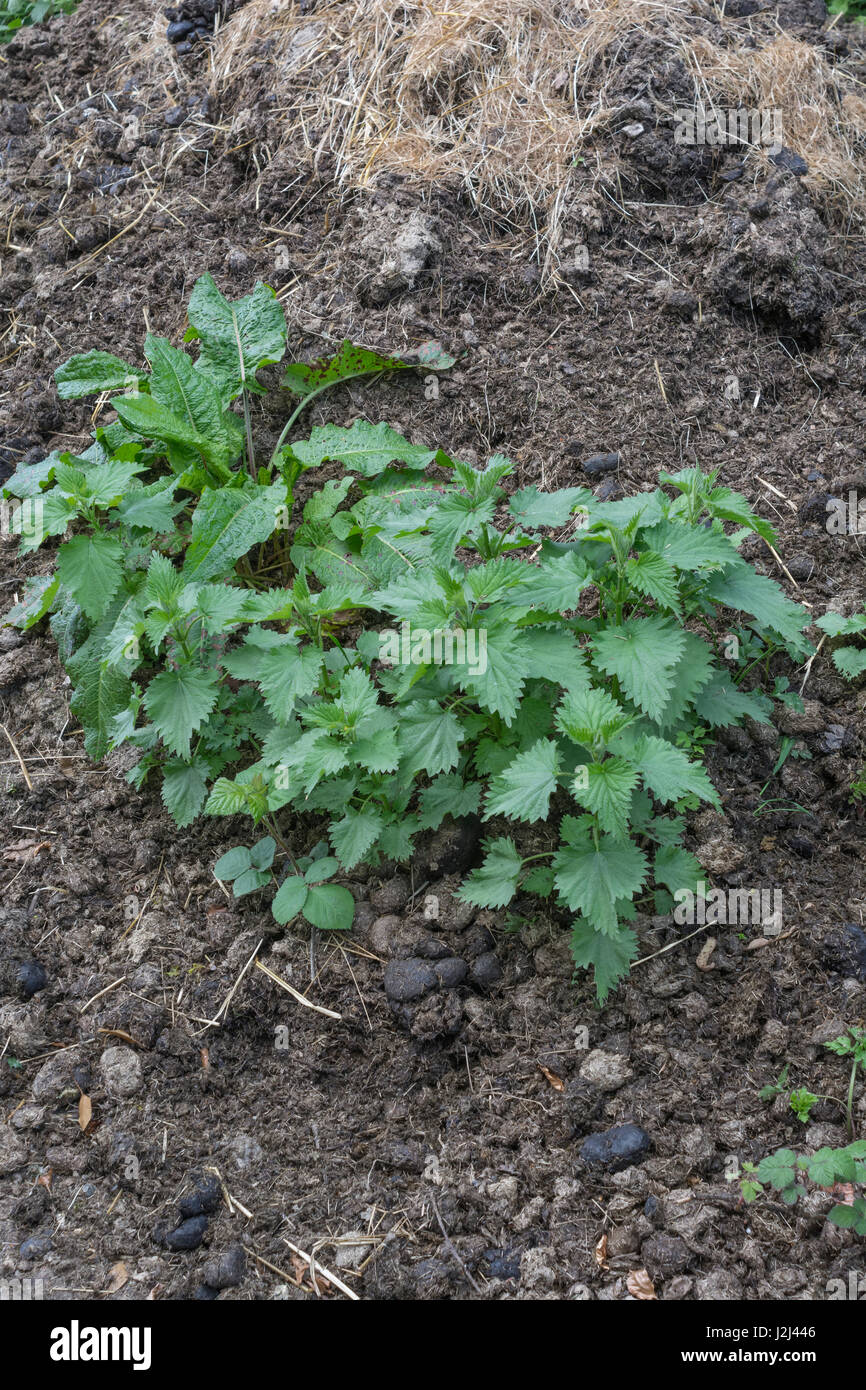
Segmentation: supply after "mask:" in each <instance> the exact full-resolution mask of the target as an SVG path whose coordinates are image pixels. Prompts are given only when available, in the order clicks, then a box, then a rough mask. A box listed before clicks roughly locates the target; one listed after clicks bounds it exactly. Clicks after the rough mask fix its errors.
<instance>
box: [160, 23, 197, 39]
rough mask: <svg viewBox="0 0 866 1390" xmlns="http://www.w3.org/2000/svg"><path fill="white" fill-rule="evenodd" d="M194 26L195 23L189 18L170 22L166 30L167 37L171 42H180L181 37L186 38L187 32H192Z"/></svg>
mask: <svg viewBox="0 0 866 1390" xmlns="http://www.w3.org/2000/svg"><path fill="white" fill-rule="evenodd" d="M194 28H195V25H194V24H191V23H190V21H189V20H188V19H180V20H176V21H175V22H174V23H173V24H169V26H168V28H167V29H166V31H165V37H166V38H167V39H168V41H169V43H180V41H181V39H185V38H186V36H187V34H191V33H192V31H193V29H194Z"/></svg>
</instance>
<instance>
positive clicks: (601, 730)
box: [556, 686, 632, 749]
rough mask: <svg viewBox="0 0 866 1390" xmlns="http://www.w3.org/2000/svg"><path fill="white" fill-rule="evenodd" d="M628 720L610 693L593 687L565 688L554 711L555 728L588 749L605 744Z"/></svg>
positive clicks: (627, 715) (628, 716)
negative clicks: (565, 692) (564, 693)
mask: <svg viewBox="0 0 866 1390" xmlns="http://www.w3.org/2000/svg"><path fill="white" fill-rule="evenodd" d="M631 720H632V716H631V715H630V714H627V713H626V711H625V710H624V709H623V708H622V705H619V704H617V702H616V700H614V698H613V696H611V695H608V693H607V691H606V690H599V689H597V687H595V686H593V687H592V688H589V689H586V690H572V691H569V692H568V693H567V694H566V696H565V698H564V699H563V701H562V704H561V705H560V706H559V708H558V709H557V711H556V727H557V728H558V729H561V730H562V732H563V733H564V734H566V735H567V736H568V738H570V739H571V740H572V741H573V742H574V743H579V744H581V745H582V746H583V747H584V748H589V749H593V748H596V747H597V746H599V745H604V744H607V743H609V742H610V740H611V739H612V738H613V737H614V735H615V734H617V733H619V731H620V730H621V729H624V728H625V727H626V726H627V725H628V724H630V723H631Z"/></svg>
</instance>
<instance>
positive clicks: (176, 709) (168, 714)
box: [144, 666, 219, 758]
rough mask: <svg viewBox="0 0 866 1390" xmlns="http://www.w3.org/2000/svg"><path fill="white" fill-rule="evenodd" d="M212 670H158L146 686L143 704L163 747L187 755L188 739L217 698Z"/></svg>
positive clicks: (216, 682)
mask: <svg viewBox="0 0 866 1390" xmlns="http://www.w3.org/2000/svg"><path fill="white" fill-rule="evenodd" d="M218 681H219V677H218V675H217V673H216V671H200V670H197V669H196V668H195V667H192V666H182V667H181V668H180V669H179V670H177V671H162V672H160V674H159V675H158V676H154V678H153V680H152V681H151V682H150V685H149V686H148V687H147V690H146V692H145V696H144V705H145V709H146V710H147V712H148V714H149V715H150V718H151V719H152V721H153V723H154V724H155V725H156V728H157V729H158V731H159V734H160V736H161V738H162V740H163V742H164V743H165V745H166V747H167V748H169V749H170V750H171V752H172V753H177V754H178V755H179V756H180V757H182V758H188V757H189V744H190V739H191V737H192V735H193V734H194V733H196V732H197V730H199V729H200V728H201V726H202V724H203V723H204V721H205V719H206V718H207V716H208V715H209V714H210V712H211V710H212V709H213V707H214V705H215V704H216V701H217V696H218V694H219V690H218Z"/></svg>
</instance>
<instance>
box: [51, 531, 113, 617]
mask: <svg viewBox="0 0 866 1390" xmlns="http://www.w3.org/2000/svg"><path fill="white" fill-rule="evenodd" d="M122 559H123V547H122V546H121V544H120V542H119V541H118V540H117V539H116V538H115V537H114V536H109V535H107V534H106V533H105V532H101V531H97V532H95V533H93V534H92V535H89V536H74V537H73V538H72V540H71V541H67V542H66V544H65V545H62V546H61V547H60V549H59V551H58V552H57V573H58V575H59V576H60V582H61V584H62V585H63V587H64V588H65V589H68V591H69V593H70V594H71V595H72V597H73V598H74V599H75V602H76V603H77V604H79V605H80V607H81V608H82V610H83V612H84V613H85V614H86V615H87V617H88V618H90V620H91V622H98V621H99V619H100V618H101V617H102V615H103V613H104V612H105V610H106V609H107V607H108V605H109V603H110V602H111V600H112V599H113V598H114V595H115V594H116V593H117V590H118V589H119V588H120V581H121V579H122V577H123V565H122V563H121V562H122Z"/></svg>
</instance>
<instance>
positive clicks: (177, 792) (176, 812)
mask: <svg viewBox="0 0 866 1390" xmlns="http://www.w3.org/2000/svg"><path fill="white" fill-rule="evenodd" d="M206 798H207V766H206V764H204V763H203V762H201V761H200V760H198V759H193V760H192V762H188V763H186V762H181V761H179V760H172V761H170V762H167V763H166V764H165V766H164V767H163V770H162V801H163V805H164V806H165V808H166V810H167V811H168V812H169V814H170V815H171V816H172V817H173V819H174V822H175V825H178V826H180V828H181V829H183V828H184V827H185V826H187V825H192V823H193V821H194V820H195V819H196V817H197V816H198V815H200V814H201V810H202V807H203V806H204V803H205V800H206ZM217 877H219V875H217Z"/></svg>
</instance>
